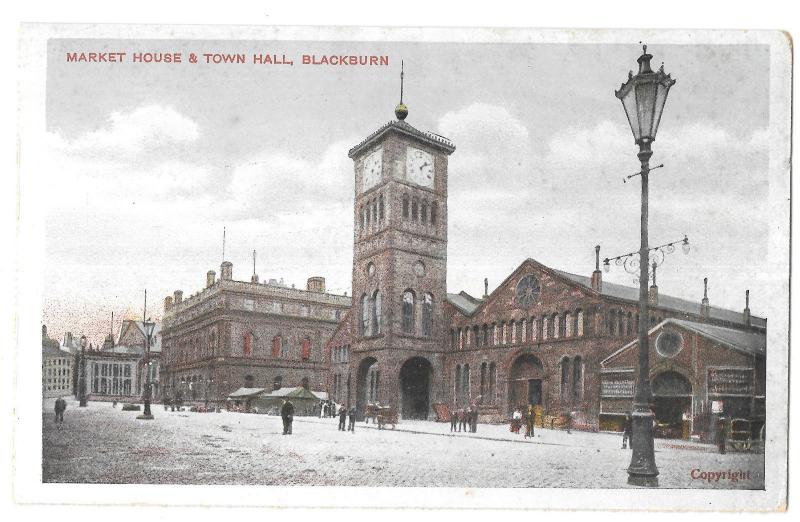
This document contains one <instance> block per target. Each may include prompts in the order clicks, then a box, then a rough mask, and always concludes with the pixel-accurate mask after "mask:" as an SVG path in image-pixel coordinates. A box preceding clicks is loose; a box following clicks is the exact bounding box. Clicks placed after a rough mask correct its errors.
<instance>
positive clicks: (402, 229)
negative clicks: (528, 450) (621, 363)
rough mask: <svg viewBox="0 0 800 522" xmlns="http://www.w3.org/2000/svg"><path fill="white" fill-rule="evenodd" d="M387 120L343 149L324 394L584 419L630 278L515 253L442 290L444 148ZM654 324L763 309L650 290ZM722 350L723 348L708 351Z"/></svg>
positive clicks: (624, 324)
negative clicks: (342, 211)
mask: <svg viewBox="0 0 800 522" xmlns="http://www.w3.org/2000/svg"><path fill="white" fill-rule="evenodd" d="M396 115H397V118H398V120H397V121H391V122H389V123H387V124H385V125H383V126H382V127H380V128H379V129H378V130H377V131H375V132H373V133H372V134H371V135H369V136H368V137H367V138H366V139H365V140H364V141H362V142H361V143H359V144H358V145H357V146H355V147H353V148H352V149H351V150H350V152H349V156H350V158H351V159H353V162H354V170H355V195H354V196H355V206H354V237H353V243H354V248H353V275H352V278H353V279H352V281H353V302H352V306H351V309H350V313H349V314H347V315H346V316H345V319H344V321H343V323H342V324H341V325H340V326H339V328H337V329H336V331H335V332H334V335H333V336H332V338H331V339H330V341H329V342H328V345H327V346H328V350H327V351H328V362H329V364H330V367H331V373H330V376H329V380H328V386H329V388H328V389H329V390H330V391H331V392H332V396H333V397H334V398H336V399H339V400H341V401H342V402H345V401H344V399H345V398H346V399H347V401H346V402H348V403H354V404H355V405H356V406H357V408H358V409H359V411H363V407H364V406H365V405H366V404H367V403H368V402H381V403H382V404H390V405H396V406H397V407H398V408H399V409H400V412H401V414H402V416H403V417H406V418H409V417H415V418H427V417H428V416H429V414H430V413H431V411H432V409H431V406H432V404H433V403H435V402H440V403H445V404H448V405H453V404H455V405H457V406H463V405H465V404H468V403H469V402H472V401H478V402H480V404H481V407H480V410H481V417H482V419H483V420H501V419H506V418H508V416H509V414H510V412H511V411H512V410H513V409H514V408H515V407H517V406H524V405H527V404H530V403H534V404H541V405H542V406H543V408H544V409H545V410H546V411H548V412H555V413H561V412H563V411H571V412H575V420H576V422H577V423H578V424H584V425H585V426H586V427H589V428H596V427H597V426H598V425H599V422H600V413H601V379H600V376H601V373H602V364H601V363H602V361H604V360H605V359H606V358H607V357H608V356H609V355H611V354H612V353H614V352H616V351H617V350H619V349H620V348H621V347H623V346H630V343H631V342H632V341H633V340H634V339H635V337H636V334H637V329H638V324H639V321H640V318H639V315H638V288H632V287H627V286H624V285H616V284H607V283H606V284H604V283H603V281H602V272H601V271H600V270H599V247H597V249H596V254H597V256H598V262H597V264H596V266H595V270H594V272H592V273H591V275H589V276H581V275H576V274H570V273H566V272H562V271H559V270H555V269H553V268H550V267H547V266H544V265H542V264H541V263H538V262H537V261H535V260H533V259H528V260H526V261H524V262H523V263H522V264H521V265H520V266H519V267H518V268H517V269H516V270H515V271H514V272H513V273H512V274H511V275H509V276H508V278H507V279H506V280H505V281H503V283H502V284H501V285H499V286H498V287H497V288H496V289H495V290H494V291H493V292H492V293H491V294H489V293H488V288H487V289H486V292H485V293H486V294H487V295H484V296H483V297H482V298H475V297H472V296H470V295H469V294H467V293H465V292H461V293H458V294H455V293H450V294H448V293H447V291H446V286H445V281H446V275H447V263H446V262H447V224H448V223H447V217H448V213H447V175H448V173H447V165H448V156H449V155H450V154H452V153H453V152H454V151H455V146H454V145H453V144H452V143H450V141H448V140H447V139H446V138H443V137H441V136H438V135H435V134H430V133H426V132H422V131H419V130H417V129H415V128H414V127H412V126H411V125H409V124H408V123H407V122H405V121H404V120H405V116H406V115H407V109H406V108H405V106H404V105H402V103H401V105H399V106H398V109H397V110H396ZM649 310H650V317H648V318H645V319H644V320H646V321H648V322H649V324H651V325H653V326H655V325H658V324H664V322H665V321H669V320H673V319H674V320H681V321H684V322H685V323H686V324H698V325H707V326H708V327H712V326H713V327H719V328H724V329H726V330H731V331H736V332H742V334H743V335H751V334H752V335H755V336H761V337H762V338H763V337H764V336H765V332H766V320H765V319H762V318H758V317H755V316H751V315H750V313H749V308H746V309H745V311H744V312H735V311H730V310H723V309H719V308H713V307H711V306H710V305H709V302H708V299H707V297H705V296H704V298H703V300H702V301H700V302H691V301H687V300H683V299H677V298H674V297H671V296H667V295H662V296H660V295H659V293H658V288H657V287H656V286H655V285H654V286H652V287H651V288H650V309H649ZM720 356H721V357H723V359H724V354H723V355H720Z"/></svg>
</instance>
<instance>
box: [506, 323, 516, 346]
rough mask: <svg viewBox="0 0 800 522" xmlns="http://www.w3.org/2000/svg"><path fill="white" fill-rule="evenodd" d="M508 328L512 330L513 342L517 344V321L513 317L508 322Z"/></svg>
mask: <svg viewBox="0 0 800 522" xmlns="http://www.w3.org/2000/svg"><path fill="white" fill-rule="evenodd" d="M508 329H509V331H510V332H511V335H510V337H511V344H517V322H516V321H514V320H513V319H512V320H511V321H510V322H509V323H508Z"/></svg>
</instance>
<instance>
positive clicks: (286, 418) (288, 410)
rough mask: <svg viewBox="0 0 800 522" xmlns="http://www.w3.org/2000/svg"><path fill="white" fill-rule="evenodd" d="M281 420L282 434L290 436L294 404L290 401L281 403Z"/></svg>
mask: <svg viewBox="0 0 800 522" xmlns="http://www.w3.org/2000/svg"><path fill="white" fill-rule="evenodd" d="M281 420H283V434H284V435H291V434H292V421H293V420H294V404H292V403H291V402H290V401H283V405H282V406H281Z"/></svg>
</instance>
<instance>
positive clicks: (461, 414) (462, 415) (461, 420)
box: [458, 408, 467, 432]
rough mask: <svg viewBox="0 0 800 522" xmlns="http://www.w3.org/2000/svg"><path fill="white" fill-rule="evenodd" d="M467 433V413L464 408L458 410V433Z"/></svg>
mask: <svg viewBox="0 0 800 522" xmlns="http://www.w3.org/2000/svg"><path fill="white" fill-rule="evenodd" d="M462 429H463V430H464V431H467V412H466V410H465V409H464V408H461V409H459V410H458V431H459V432H460V431H461V430H462Z"/></svg>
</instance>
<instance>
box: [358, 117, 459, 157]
mask: <svg viewBox="0 0 800 522" xmlns="http://www.w3.org/2000/svg"><path fill="white" fill-rule="evenodd" d="M393 131H394V132H397V133H399V134H404V135H406V136H411V137H413V138H416V139H418V140H420V141H422V142H424V143H427V144H428V145H431V146H433V147H435V148H437V149H439V150H441V151H442V152H445V153H447V154H452V153H453V151H455V150H456V146H455V145H453V143H452V142H451V141H450V140H448V139H447V138H445V137H444V136H439V135H438V134H434V133H432V132H424V131H421V130H418V129H415V128H414V127H412V126H411V125H409V124H408V123H406V122H405V121H402V120H396V121H390V122H388V123H385V124H384V125H382V126H381V127H380V128H379V129H378V130H376V131H375V132H373V133H372V134H370V135H369V136H367V137H366V138H365V139H364V140H363V141H361V143H359V144H358V145H356V146H355V147H353V148H352V149H350V150H349V151H348V152H347V155H348V156H349V157H350V158H354V157H355V156H357V155H358V153H359V152H361V151H362V150H364V149H365V148H367V147H369V146H370V145H372V144H373V143H375V142H376V141H377V140H379V139H380V138H381V137H382V136H383V135H384V134H386V133H388V132H393Z"/></svg>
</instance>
